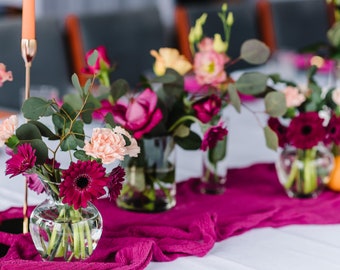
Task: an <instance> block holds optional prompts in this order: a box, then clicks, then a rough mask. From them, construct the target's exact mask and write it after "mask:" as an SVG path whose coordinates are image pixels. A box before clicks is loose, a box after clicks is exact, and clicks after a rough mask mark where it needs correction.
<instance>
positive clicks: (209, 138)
mask: <svg viewBox="0 0 340 270" xmlns="http://www.w3.org/2000/svg"><path fill="white" fill-rule="evenodd" d="M227 135H228V130H227V129H226V128H225V127H223V126H222V122H220V123H219V124H218V125H217V126H212V127H210V128H208V130H207V131H206V132H205V133H204V136H203V140H202V144H201V149H202V150H203V151H206V150H207V149H208V148H210V149H212V148H214V147H215V146H216V144H217V142H218V141H220V140H223V139H224V137H225V136H227Z"/></svg>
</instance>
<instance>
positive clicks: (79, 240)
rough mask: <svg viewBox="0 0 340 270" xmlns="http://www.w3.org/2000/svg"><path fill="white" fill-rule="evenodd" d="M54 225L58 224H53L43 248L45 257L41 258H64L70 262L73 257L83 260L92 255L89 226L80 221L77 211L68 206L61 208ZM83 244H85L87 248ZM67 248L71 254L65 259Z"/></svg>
mask: <svg viewBox="0 0 340 270" xmlns="http://www.w3.org/2000/svg"><path fill="white" fill-rule="evenodd" d="M72 222H73V223H72ZM56 223H58V224H55V226H54V227H53V230H52V232H50V233H49V241H48V247H47V248H44V252H45V254H44V255H45V256H43V257H49V258H50V260H53V259H54V258H56V257H57V258H58V257H59V258H60V257H64V259H65V260H67V261H71V260H72V258H73V257H75V258H76V259H85V258H86V257H87V255H89V254H92V252H93V243H92V238H91V232H90V226H89V224H88V222H86V221H82V217H81V215H80V213H79V211H78V210H75V209H74V208H73V207H70V206H61V208H60V213H59V216H58V218H57V219H56ZM70 223H71V224H70ZM60 226H61V228H62V230H61V232H62V233H61V234H60ZM70 238H71V239H70ZM85 244H87V248H86V245H85ZM69 248H70V249H71V250H72V253H71V255H70V256H69V258H67V253H68V250H69Z"/></svg>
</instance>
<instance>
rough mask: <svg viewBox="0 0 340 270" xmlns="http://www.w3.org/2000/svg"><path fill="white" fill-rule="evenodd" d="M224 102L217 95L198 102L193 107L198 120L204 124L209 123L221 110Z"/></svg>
mask: <svg viewBox="0 0 340 270" xmlns="http://www.w3.org/2000/svg"><path fill="white" fill-rule="evenodd" d="M221 106H222V102H221V99H220V98H219V97H218V96H217V95H211V96H209V97H206V98H203V99H201V100H199V101H197V102H196V103H195V104H194V105H193V106H192V107H193V109H194V110H195V111H196V116H197V118H198V119H199V120H200V121H202V122H203V123H208V122H209V121H210V120H211V118H213V116H215V115H216V114H217V113H218V112H219V111H220V109H221Z"/></svg>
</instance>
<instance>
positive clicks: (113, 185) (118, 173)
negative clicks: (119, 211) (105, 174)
mask: <svg viewBox="0 0 340 270" xmlns="http://www.w3.org/2000/svg"><path fill="white" fill-rule="evenodd" d="M124 176H125V171H124V169H123V168H122V167H120V166H117V167H116V168H114V169H113V170H112V172H111V173H110V176H109V178H110V182H109V184H108V188H109V195H110V199H111V200H115V199H116V198H117V197H118V195H119V194H120V190H121V189H122V187H123V185H122V182H123V181H124Z"/></svg>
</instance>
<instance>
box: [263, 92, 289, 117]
mask: <svg viewBox="0 0 340 270" xmlns="http://www.w3.org/2000/svg"><path fill="white" fill-rule="evenodd" d="M264 105H265V108H266V113H267V114H268V115H270V116H272V117H279V116H283V115H284V114H285V113H286V111H287V106H286V97H285V95H284V94H283V93H282V92H277V91H276V92H270V93H268V94H267V95H266V96H265V98H264Z"/></svg>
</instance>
